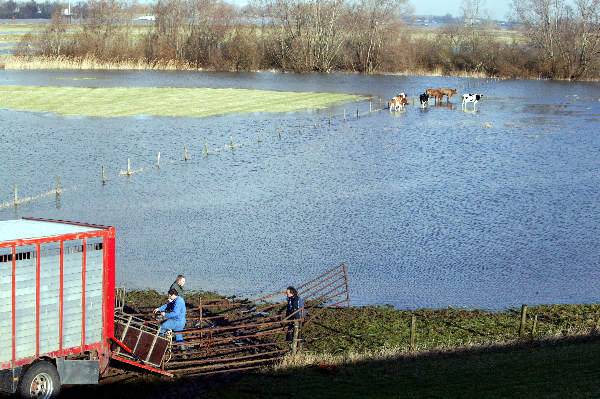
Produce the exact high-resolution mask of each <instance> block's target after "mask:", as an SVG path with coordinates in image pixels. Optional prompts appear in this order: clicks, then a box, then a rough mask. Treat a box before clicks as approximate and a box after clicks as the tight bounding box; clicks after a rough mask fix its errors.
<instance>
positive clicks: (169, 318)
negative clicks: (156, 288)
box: [154, 288, 185, 343]
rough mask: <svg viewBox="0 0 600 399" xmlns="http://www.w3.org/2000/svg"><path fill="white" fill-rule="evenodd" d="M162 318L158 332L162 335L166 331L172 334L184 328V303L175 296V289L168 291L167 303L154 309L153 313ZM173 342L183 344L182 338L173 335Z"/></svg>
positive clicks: (178, 335)
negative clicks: (158, 314)
mask: <svg viewBox="0 0 600 399" xmlns="http://www.w3.org/2000/svg"><path fill="white" fill-rule="evenodd" d="M159 312H160V314H161V315H162V316H163V317H164V321H163V322H162V324H161V326H160V332H161V334H163V333H164V332H165V331H167V330H171V331H174V332H178V331H181V330H183V329H184V328H185V301H184V300H183V298H182V297H180V296H179V295H177V290H176V289H174V288H173V289H170V290H169V302H168V303H165V304H164V305H162V306H160V307H158V308H156V309H154V313H159ZM175 342H178V343H183V336H182V335H181V334H175Z"/></svg>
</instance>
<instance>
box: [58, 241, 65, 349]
mask: <svg viewBox="0 0 600 399" xmlns="http://www.w3.org/2000/svg"><path fill="white" fill-rule="evenodd" d="M64 250H65V246H64V241H62V240H61V241H60V283H59V285H60V292H59V293H58V328H59V330H58V349H59V350H62V348H63V309H64V307H63V287H64V285H63V278H64V272H63V251H64Z"/></svg>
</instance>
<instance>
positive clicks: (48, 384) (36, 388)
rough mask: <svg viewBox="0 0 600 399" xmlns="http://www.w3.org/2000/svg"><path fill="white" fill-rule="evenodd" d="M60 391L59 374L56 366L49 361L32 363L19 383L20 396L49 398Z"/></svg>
mask: <svg viewBox="0 0 600 399" xmlns="http://www.w3.org/2000/svg"><path fill="white" fill-rule="evenodd" d="M59 392H60V376H59V375H58V371H57V370H56V367H54V365H53V364H52V363H50V362H47V361H40V362H36V363H33V364H32V365H31V366H30V367H29V368H28V369H27V370H26V371H25V374H23V377H22V378H21V381H20V385H19V395H20V396H21V397H22V398H42V399H49V398H54V397H56V396H57V395H58V394H59Z"/></svg>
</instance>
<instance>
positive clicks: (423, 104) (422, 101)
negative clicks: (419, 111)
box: [419, 93, 429, 108]
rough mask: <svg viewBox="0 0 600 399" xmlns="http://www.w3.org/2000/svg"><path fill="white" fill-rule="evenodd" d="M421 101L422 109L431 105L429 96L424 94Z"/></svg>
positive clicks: (420, 97)
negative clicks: (426, 105)
mask: <svg viewBox="0 0 600 399" xmlns="http://www.w3.org/2000/svg"><path fill="white" fill-rule="evenodd" d="M419 101H420V102H421V108H425V104H429V94H427V93H423V94H421V95H420V96H419Z"/></svg>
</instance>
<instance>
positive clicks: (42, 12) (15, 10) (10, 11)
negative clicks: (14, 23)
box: [0, 0, 60, 19]
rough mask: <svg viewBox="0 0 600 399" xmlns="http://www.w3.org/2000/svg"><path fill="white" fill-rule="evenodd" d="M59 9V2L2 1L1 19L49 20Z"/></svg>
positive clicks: (0, 6)
mask: <svg viewBox="0 0 600 399" xmlns="http://www.w3.org/2000/svg"><path fill="white" fill-rule="evenodd" d="M59 8H60V4H59V3H57V2H52V3H47V2H44V3H36V2H35V0H31V1H28V2H20V3H17V2H14V1H12V0H8V1H0V19H13V18H14V19H17V18H18V19H33V18H46V19H47V18H50V17H51V16H52V13H53V12H54V11H55V10H57V9H59Z"/></svg>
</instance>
